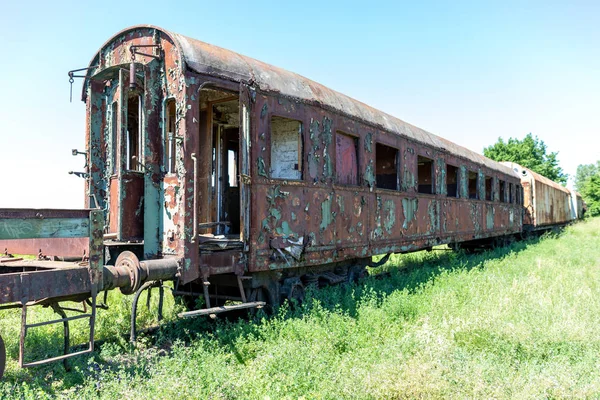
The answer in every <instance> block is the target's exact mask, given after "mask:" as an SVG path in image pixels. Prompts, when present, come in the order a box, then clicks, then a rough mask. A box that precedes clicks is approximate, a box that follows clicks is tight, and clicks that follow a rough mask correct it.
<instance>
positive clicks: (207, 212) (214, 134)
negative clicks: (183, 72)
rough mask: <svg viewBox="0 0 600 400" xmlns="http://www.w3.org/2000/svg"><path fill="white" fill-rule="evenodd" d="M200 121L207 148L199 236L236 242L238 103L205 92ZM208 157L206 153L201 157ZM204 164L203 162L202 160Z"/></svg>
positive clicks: (233, 95)
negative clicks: (205, 179) (205, 180)
mask: <svg viewBox="0 0 600 400" xmlns="http://www.w3.org/2000/svg"><path fill="white" fill-rule="evenodd" d="M200 103H201V118H205V119H204V120H205V121H206V123H207V125H206V128H207V129H205V131H204V132H201V135H205V136H204V138H201V143H204V144H205V145H207V147H208V146H210V147H209V148H210V149H211V152H210V166H209V168H207V171H206V172H208V174H209V177H208V182H207V185H206V186H205V187H204V188H200V191H201V192H202V191H203V190H205V191H206V196H204V195H202V193H201V196H200V198H204V199H206V200H207V201H206V203H204V204H199V207H200V208H201V209H202V208H203V209H204V210H203V211H201V212H200V215H201V216H202V218H201V220H200V232H203V233H204V235H206V236H212V237H219V238H221V239H226V240H228V241H231V240H239V238H240V182H239V162H240V157H239V148H240V126H239V121H240V103H239V96H238V95H237V94H236V93H231V92H226V91H220V90H214V89H208V90H204V91H203V93H202V96H201V102H200ZM204 154H206V155H208V154H207V153H206V152H205V153H204ZM204 162H206V160H204Z"/></svg>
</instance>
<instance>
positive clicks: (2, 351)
mask: <svg viewBox="0 0 600 400" xmlns="http://www.w3.org/2000/svg"><path fill="white" fill-rule="evenodd" d="M4 367H6V347H4V340H2V336H0V379H2V376H3V375H4Z"/></svg>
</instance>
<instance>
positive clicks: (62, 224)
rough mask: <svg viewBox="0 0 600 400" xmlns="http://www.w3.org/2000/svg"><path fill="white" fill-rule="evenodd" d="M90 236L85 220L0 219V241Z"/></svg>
mask: <svg viewBox="0 0 600 400" xmlns="http://www.w3.org/2000/svg"><path fill="white" fill-rule="evenodd" d="M89 234H90V222H89V219H88V217H87V216H86V218H0V239H35V238H76V237H87V236H89Z"/></svg>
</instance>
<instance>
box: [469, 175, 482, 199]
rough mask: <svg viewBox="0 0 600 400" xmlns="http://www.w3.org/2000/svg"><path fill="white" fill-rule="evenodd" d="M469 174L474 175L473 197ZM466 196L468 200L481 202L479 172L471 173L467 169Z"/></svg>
mask: <svg viewBox="0 0 600 400" xmlns="http://www.w3.org/2000/svg"><path fill="white" fill-rule="evenodd" d="M471 174H475V197H471ZM467 196H468V198H469V200H481V199H480V198H479V171H472V170H471V169H469V168H468V167H467Z"/></svg>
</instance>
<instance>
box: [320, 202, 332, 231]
mask: <svg viewBox="0 0 600 400" xmlns="http://www.w3.org/2000/svg"><path fill="white" fill-rule="evenodd" d="M332 221H333V215H332V214H331V197H329V196H328V197H327V198H326V199H325V200H323V202H322V203H321V225H320V226H319V228H321V230H322V231H324V230H325V229H327V227H328V226H329V225H330V224H331V222H332Z"/></svg>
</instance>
